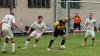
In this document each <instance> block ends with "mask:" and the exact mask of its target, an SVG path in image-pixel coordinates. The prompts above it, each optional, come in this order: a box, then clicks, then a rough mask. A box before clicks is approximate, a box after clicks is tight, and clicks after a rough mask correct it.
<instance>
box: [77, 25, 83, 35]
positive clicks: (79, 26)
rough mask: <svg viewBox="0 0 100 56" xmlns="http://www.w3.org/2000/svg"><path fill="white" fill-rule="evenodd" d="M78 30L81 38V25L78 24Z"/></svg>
mask: <svg viewBox="0 0 100 56" xmlns="http://www.w3.org/2000/svg"><path fill="white" fill-rule="evenodd" d="M78 29H79V32H80V35H81V36H82V29H81V25H80V24H79V25H78Z"/></svg>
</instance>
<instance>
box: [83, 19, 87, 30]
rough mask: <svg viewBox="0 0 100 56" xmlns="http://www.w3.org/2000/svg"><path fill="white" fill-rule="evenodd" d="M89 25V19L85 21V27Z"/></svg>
mask: <svg viewBox="0 0 100 56" xmlns="http://www.w3.org/2000/svg"><path fill="white" fill-rule="evenodd" d="M87 26H88V21H87V20H86V21H85V23H84V29H86V28H87Z"/></svg>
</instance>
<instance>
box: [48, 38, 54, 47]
mask: <svg viewBox="0 0 100 56" xmlns="http://www.w3.org/2000/svg"><path fill="white" fill-rule="evenodd" d="M53 41H54V40H50V44H49V46H48V48H50V47H51V45H52V43H53Z"/></svg>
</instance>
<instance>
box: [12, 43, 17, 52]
mask: <svg viewBox="0 0 100 56" xmlns="http://www.w3.org/2000/svg"><path fill="white" fill-rule="evenodd" d="M15 48H16V46H15V43H12V52H13V53H14V52H15Z"/></svg>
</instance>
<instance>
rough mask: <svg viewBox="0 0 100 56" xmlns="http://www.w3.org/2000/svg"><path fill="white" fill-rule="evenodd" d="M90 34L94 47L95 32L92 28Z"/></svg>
mask: <svg viewBox="0 0 100 56" xmlns="http://www.w3.org/2000/svg"><path fill="white" fill-rule="evenodd" d="M91 35H92V41H93V46H94V47H95V46H96V43H95V32H94V30H92V31H91Z"/></svg>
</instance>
